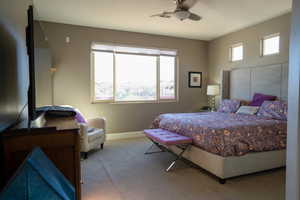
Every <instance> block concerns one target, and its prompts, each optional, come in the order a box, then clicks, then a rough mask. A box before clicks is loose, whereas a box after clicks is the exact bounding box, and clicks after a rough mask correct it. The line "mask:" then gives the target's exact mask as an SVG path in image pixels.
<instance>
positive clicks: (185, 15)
mask: <svg viewBox="0 0 300 200" xmlns="http://www.w3.org/2000/svg"><path fill="white" fill-rule="evenodd" d="M190 15H191V13H190V12H189V11H185V10H180V11H176V12H175V16H176V17H177V18H178V19H179V20H181V21H182V20H185V19H188V18H189V17H190Z"/></svg>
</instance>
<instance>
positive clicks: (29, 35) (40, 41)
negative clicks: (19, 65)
mask: <svg viewBox="0 0 300 200" xmlns="http://www.w3.org/2000/svg"><path fill="white" fill-rule="evenodd" d="M26 39H27V49H28V57H29V58H28V60H29V88H28V121H29V124H30V122H32V121H33V120H35V119H36V118H37V117H38V116H37V113H36V106H37V98H36V96H37V87H39V84H36V83H37V82H39V81H38V80H39V76H40V77H42V78H43V79H44V78H45V75H44V74H45V73H46V74H48V75H49V76H50V67H51V61H50V60H51V55H50V48H49V45H48V42H47V40H48V38H47V37H46V35H45V31H44V27H43V24H42V22H41V21H39V19H38V15H37V12H36V10H35V9H34V7H33V6H30V7H29V9H28V26H27V28H26ZM47 67H48V68H49V69H47ZM41 69H42V70H41ZM43 89H44V90H47V89H48V93H49V92H50V88H46V89H45V88H43ZM45 93H47V91H45Z"/></svg>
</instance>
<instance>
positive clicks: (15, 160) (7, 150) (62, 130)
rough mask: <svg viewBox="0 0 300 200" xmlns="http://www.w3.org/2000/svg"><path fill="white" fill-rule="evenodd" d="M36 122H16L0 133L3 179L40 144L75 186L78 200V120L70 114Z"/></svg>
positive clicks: (4, 180)
mask: <svg viewBox="0 0 300 200" xmlns="http://www.w3.org/2000/svg"><path fill="white" fill-rule="evenodd" d="M37 121H38V123H37V124H39V125H38V127H39V128H31V129H27V128H25V127H26V126H24V125H18V126H16V127H14V128H12V129H10V130H8V131H6V132H4V133H3V134H2V149H3V154H2V158H1V159H2V160H3V162H1V163H4V165H3V167H2V168H3V169H2V174H1V177H3V180H2V182H3V183H6V182H7V181H8V180H9V179H10V177H11V176H12V175H13V174H14V173H15V171H16V170H17V168H18V167H19V166H20V165H21V164H22V162H23V160H24V159H25V158H26V156H27V155H28V153H30V152H31V151H32V149H33V148H35V147H41V149H42V150H43V151H44V152H45V153H46V155H47V156H48V157H49V159H50V160H51V161H52V162H53V163H54V164H55V165H56V167H57V168H58V169H59V170H60V171H61V172H62V173H63V174H64V176H65V177H66V178H67V179H68V180H69V181H70V183H72V184H73V185H74V188H75V191H76V197H77V199H78V200H80V199H81V184H80V179H81V175H80V171H81V170H80V146H79V145H80V136H79V128H78V125H77V123H76V122H75V120H74V118H72V117H64V118H62V117H59V118H46V117H44V116H41V117H40V118H39V119H38V120H37Z"/></svg>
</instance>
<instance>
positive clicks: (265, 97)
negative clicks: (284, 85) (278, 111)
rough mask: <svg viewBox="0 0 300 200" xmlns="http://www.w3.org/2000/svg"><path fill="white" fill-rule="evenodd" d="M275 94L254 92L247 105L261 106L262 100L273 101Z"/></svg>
mask: <svg viewBox="0 0 300 200" xmlns="http://www.w3.org/2000/svg"><path fill="white" fill-rule="evenodd" d="M276 98H277V97H276V96H272V95H265V94H260V93H255V94H254V96H253V99H252V101H251V102H250V104H249V106H261V105H262V104H263V103H264V101H275V100H276Z"/></svg>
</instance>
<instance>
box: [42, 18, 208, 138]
mask: <svg viewBox="0 0 300 200" xmlns="http://www.w3.org/2000/svg"><path fill="white" fill-rule="evenodd" d="M44 27H45V30H46V34H47V36H48V38H49V43H50V48H51V49H52V52H53V54H54V55H53V58H54V60H53V63H54V66H55V67H56V68H57V69H58V71H57V73H56V75H55V81H54V91H55V96H54V98H55V104H57V105H60V104H70V105H72V106H75V107H77V108H79V109H80V110H81V111H82V112H83V114H84V115H85V116H86V117H97V116H104V117H106V118H107V125H108V132H110V133H116V132H127V131H139V130H142V129H145V128H147V127H148V126H149V125H150V123H151V121H152V120H153V119H154V117H155V116H157V115H158V114H160V113H168V112H192V111H196V110H197V109H198V110H199V108H200V107H201V106H203V105H204V104H206V101H207V99H206V95H205V90H204V89H197V88H188V72H189V71H202V72H203V73H204V83H206V77H207V64H208V63H207V61H208V59H207V52H208V51H207V45H208V44H207V42H203V41H197V40H189V39H180V38H174V37H165V36H157V35H148V34H140V33H131V32H122V31H113V30H105V29H96V28H88V27H80V26H73V25H64V24H56V23H48V22H45V23H44ZM66 36H69V37H70V39H71V42H70V43H69V44H67V43H66V42H65V38H66ZM91 42H108V43H120V44H129V45H140V46H146V47H147V46H149V47H158V48H170V49H177V50H178V51H179V102H178V103H160V104H153V103H147V104H91V101H90V45H91ZM204 85H205V84H204ZM203 88H205V86H204V87H203ZM45 92H48V91H45Z"/></svg>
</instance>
